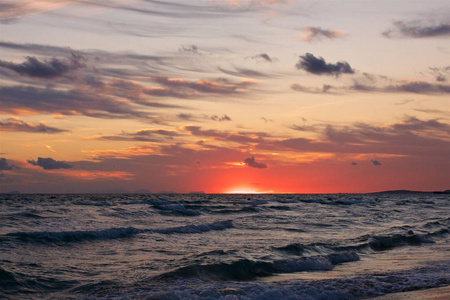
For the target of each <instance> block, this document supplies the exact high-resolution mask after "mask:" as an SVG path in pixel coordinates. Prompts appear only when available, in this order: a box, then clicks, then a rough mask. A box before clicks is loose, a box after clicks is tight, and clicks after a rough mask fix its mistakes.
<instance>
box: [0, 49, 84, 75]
mask: <svg viewBox="0 0 450 300" xmlns="http://www.w3.org/2000/svg"><path fill="white" fill-rule="evenodd" d="M83 60H85V58H84V57H83V56H81V55H77V54H74V53H72V57H71V59H70V60H69V61H64V60H60V59H57V58H52V59H50V60H44V61H39V60H38V59H37V58H36V57H31V56H28V57H27V60H26V61H25V62H23V63H20V64H16V63H12V62H7V61H3V60H0V67H3V68H6V69H10V70H13V71H14V72H16V73H19V74H20V75H25V76H30V77H37V78H44V79H51V78H55V77H60V76H63V75H65V74H67V73H68V72H70V71H74V70H77V69H79V68H81V67H83V66H84V64H83V63H82V61H83Z"/></svg>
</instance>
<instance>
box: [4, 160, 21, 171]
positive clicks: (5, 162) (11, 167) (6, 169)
mask: <svg viewBox="0 0 450 300" xmlns="http://www.w3.org/2000/svg"><path fill="white" fill-rule="evenodd" d="M14 168H16V169H18V167H16V166H15V165H10V164H8V162H7V161H6V158H3V157H2V158H0V170H2V171H9V170H12V169H14Z"/></svg>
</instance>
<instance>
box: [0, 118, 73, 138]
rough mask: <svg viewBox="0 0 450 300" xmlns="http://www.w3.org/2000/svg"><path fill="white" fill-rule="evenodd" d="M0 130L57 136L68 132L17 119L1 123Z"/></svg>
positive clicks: (43, 124) (42, 123)
mask: <svg viewBox="0 0 450 300" xmlns="http://www.w3.org/2000/svg"><path fill="white" fill-rule="evenodd" d="M0 128H1V129H2V130H4V131H19V132H31V133H48V134H55V133H62V132H68V131H67V130H64V129H59V128H56V127H50V126H47V125H46V124H45V123H44V122H41V123H39V124H37V125H34V124H32V123H28V122H24V121H22V120H19V119H15V118H9V119H6V120H4V121H3V122H2V121H0Z"/></svg>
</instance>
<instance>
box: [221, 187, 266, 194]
mask: <svg viewBox="0 0 450 300" xmlns="http://www.w3.org/2000/svg"><path fill="white" fill-rule="evenodd" d="M271 192H272V191H257V190H255V189H254V188H248V187H236V188H231V189H230V190H228V191H226V192H225V193H226V194H267V193H271Z"/></svg>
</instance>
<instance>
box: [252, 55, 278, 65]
mask: <svg viewBox="0 0 450 300" xmlns="http://www.w3.org/2000/svg"><path fill="white" fill-rule="evenodd" d="M251 58H252V59H253V60H256V61H258V62H270V63H271V62H273V59H272V58H271V57H270V56H269V54H267V53H260V54H258V55H254V56H252V57H251Z"/></svg>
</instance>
